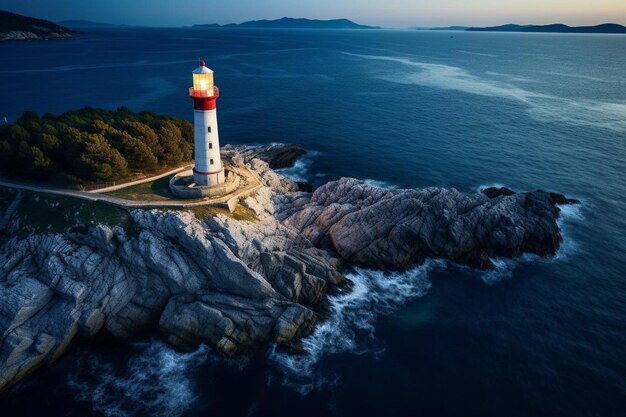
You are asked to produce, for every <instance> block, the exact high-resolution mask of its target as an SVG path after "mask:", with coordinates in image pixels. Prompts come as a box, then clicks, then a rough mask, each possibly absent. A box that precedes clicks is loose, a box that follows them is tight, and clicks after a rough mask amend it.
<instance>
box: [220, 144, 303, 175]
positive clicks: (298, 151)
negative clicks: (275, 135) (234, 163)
mask: <svg viewBox="0 0 626 417" xmlns="http://www.w3.org/2000/svg"><path fill="white" fill-rule="evenodd" d="M224 152H226V153H230V152H232V153H234V154H238V155H240V156H241V157H242V158H244V159H246V160H249V161H251V160H253V159H260V160H262V161H265V162H267V163H268V164H269V167H270V168H271V169H280V168H288V167H291V166H293V164H294V163H295V162H296V160H297V159H298V158H300V157H301V156H302V155H304V154H305V153H306V151H305V150H304V149H302V148H300V147H298V146H295V145H289V144H283V143H274V144H270V145H265V146H257V147H250V146H245V145H244V146H237V147H233V146H230V145H226V146H225V147H224Z"/></svg>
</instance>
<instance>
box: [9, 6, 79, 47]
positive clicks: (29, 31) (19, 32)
mask: <svg viewBox="0 0 626 417" xmlns="http://www.w3.org/2000/svg"><path fill="white" fill-rule="evenodd" d="M71 37H72V31H71V30H69V29H68V28H65V27H63V26H60V25H57V24H56V23H52V22H50V21H47V20H43V19H35V18H32V17H27V16H22V15H19V14H15V13H10V12H5V11H2V10H0V41H11V40H37V39H57V38H71Z"/></svg>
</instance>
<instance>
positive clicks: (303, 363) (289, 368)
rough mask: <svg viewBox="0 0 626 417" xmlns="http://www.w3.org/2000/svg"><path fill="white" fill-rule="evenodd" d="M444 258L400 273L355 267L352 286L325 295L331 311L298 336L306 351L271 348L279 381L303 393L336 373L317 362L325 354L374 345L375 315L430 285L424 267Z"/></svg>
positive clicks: (421, 293)
mask: <svg viewBox="0 0 626 417" xmlns="http://www.w3.org/2000/svg"><path fill="white" fill-rule="evenodd" d="M443 264H444V263H443V262H438V261H429V262H427V263H426V264H424V265H423V266H421V267H419V268H415V269H412V270H410V271H406V272H403V273H385V272H381V271H372V270H368V269H361V268H357V269H355V271H354V272H353V273H350V274H348V275H347V276H346V277H347V278H348V279H349V280H350V281H351V282H352V288H349V289H344V290H342V292H341V293H339V294H337V295H332V296H330V297H329V302H330V315H329V317H328V318H327V319H326V320H325V321H323V322H321V323H319V324H318V325H317V326H316V328H315V330H314V331H313V333H312V334H311V335H309V336H308V337H306V338H305V339H303V340H302V346H303V348H304V349H305V350H306V354H304V355H292V354H288V353H284V352H280V351H277V350H276V349H275V348H274V349H273V350H272V351H271V352H270V360H272V361H275V362H276V363H278V364H279V366H280V368H281V371H282V375H281V379H282V383H283V384H285V385H287V386H290V387H292V388H294V389H295V390H296V391H298V392H299V393H300V394H302V395H305V394H307V393H309V392H311V391H312V390H313V389H316V388H320V387H321V386H323V385H326V384H332V383H333V382H334V381H335V380H336V379H337V377H336V376H332V375H330V376H329V375H323V374H322V372H321V370H320V367H318V366H316V365H317V364H318V362H319V361H320V360H321V359H322V358H323V357H325V356H329V355H337V354H341V353H353V354H363V353H366V352H370V351H372V349H371V348H370V345H371V342H372V341H373V340H374V333H375V328H374V323H375V321H376V318H377V316H379V315H381V314H389V313H391V312H392V311H394V310H395V309H396V308H398V307H399V306H400V305H402V304H403V303H405V302H406V301H408V300H409V299H412V298H416V297H422V296H424V295H425V294H426V293H427V292H428V289H429V288H430V286H431V284H430V281H429V279H428V271H429V270H431V269H432V268H434V267H437V266H440V265H443Z"/></svg>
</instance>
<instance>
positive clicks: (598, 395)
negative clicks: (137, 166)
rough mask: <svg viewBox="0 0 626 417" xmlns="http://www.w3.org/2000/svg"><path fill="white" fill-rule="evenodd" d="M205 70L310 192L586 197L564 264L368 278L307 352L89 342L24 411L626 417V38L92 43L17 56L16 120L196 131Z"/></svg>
mask: <svg viewBox="0 0 626 417" xmlns="http://www.w3.org/2000/svg"><path fill="white" fill-rule="evenodd" d="M199 59H204V60H206V62H207V65H208V66H209V67H210V68H212V69H213V70H214V71H215V80H216V83H217V85H218V86H219V87H220V98H219V102H218V117H219V125H220V140H221V143H222V144H227V143H230V144H249V145H257V144H264V143H271V142H287V143H295V144H297V145H300V146H302V147H303V148H305V149H306V150H307V151H308V153H307V155H306V156H305V157H304V158H303V159H302V160H300V161H298V162H297V163H296V165H295V166H294V167H293V168H289V169H286V170H284V171H283V173H284V174H286V175H289V176H291V177H293V178H296V179H298V180H304V181H308V182H310V183H312V184H316V185H319V184H322V183H325V182H327V181H332V180H335V179H338V178H340V177H344V176H349V177H356V178H359V179H362V180H364V181H366V182H368V183H371V184H375V185H378V186H380V187H397V188H419V187H426V186H441V187H454V188H456V189H457V190H460V191H464V192H467V193H474V192H478V190H479V189H480V188H482V187H486V186H494V185H498V186H506V187H509V188H511V189H513V190H516V191H527V190H536V189H544V190H549V191H556V192H560V193H564V194H565V195H567V196H568V197H570V198H576V199H579V200H580V201H581V202H582V204H580V205H577V206H566V207H562V216H561V219H560V220H559V225H560V227H561V230H562V232H563V236H564V242H563V246H562V248H561V249H560V251H559V252H558V254H557V255H556V256H554V257H553V258H549V259H542V258H537V257H533V256H525V257H522V258H520V259H516V260H505V259H497V260H495V261H496V264H497V268H496V269H495V270H493V271H488V272H485V271H479V270H475V269H471V268H466V267H461V266H458V265H454V264H451V263H448V262H444V261H439V260H431V261H428V262H427V263H426V264H425V265H423V266H421V267H419V268H416V269H412V270H409V271H406V272H402V273H398V272H395V273H385V272H382V271H374V270H365V269H358V268H355V269H354V270H353V271H350V272H349V274H348V278H349V279H350V280H351V281H352V282H353V285H352V286H351V289H349V290H343V291H338V292H335V293H334V294H332V295H331V296H330V297H329V303H330V314H329V316H328V317H327V318H326V319H325V321H323V322H321V323H320V324H319V325H318V327H317V328H316V329H315V331H314V332H313V333H312V334H311V335H309V336H308V337H306V338H305V339H304V340H303V347H304V349H305V351H306V354H304V355H296V354H293V353H289V352H285V351H284V350H281V349H280V348H278V347H277V346H273V345H270V346H263V347H260V348H259V349H256V350H255V351H254V352H251V353H250V354H249V355H247V356H245V357H243V358H235V359H224V358H222V357H220V356H218V355H216V354H215V353H214V352H212V350H211V349H210V348H209V347H206V346H202V347H200V348H199V349H198V350H197V351H195V352H189V353H181V352H176V351H174V350H172V349H170V348H169V347H168V346H166V345H165V344H164V343H163V342H162V341H160V340H159V338H158V337H156V336H155V337H154V338H151V339H148V340H145V341H137V342H128V343H120V342H116V341H112V340H110V339H107V338H103V339H104V340H95V341H92V342H86V341H82V342H80V343H78V344H75V345H74V346H73V347H72V348H71V349H70V350H69V352H67V354H66V355H65V356H63V357H62V358H61V359H60V360H59V361H58V362H56V363H55V364H53V365H52V366H47V367H44V368H42V369H40V370H38V371H37V372H35V373H34V374H33V375H31V376H30V377H29V378H27V379H25V380H24V381H23V382H21V383H19V384H17V385H16V386H14V387H12V388H11V389H9V390H8V391H5V392H3V393H2V394H0V410H1V411H0V413H1V415H2V416H7V417H8V416H11V417H19V416H34V415H44V414H45V415H46V416H48V417H55V416H81V417H82V416H87V417H90V416H107V417H127V416H128V417H130V416H151V417H179V416H276V417H281V416H299V417H305V416H312V417H320V416H345V417H352V416H355V417H356V416H418V415H423V416H464V417H467V416H524V417H526V416H568V417H575V416H623V415H626V178H625V176H626V36H623V35H573V34H515V33H463V32H447V31H441V32H439V31H438V32H434V31H432V32H429V31H415V30H341V31H334V30H253V29H249V30H248V29H199V28H198V29H194V28H168V29H151V28H117V29H106V30H104V29H98V30H95V29H94V30H84V31H83V32H82V33H78V34H77V36H76V37H75V38H73V39H71V40H64V41H41V42H13V43H2V44H0V61H1V62H2V65H1V66H0V122H3V121H4V118H5V117H6V120H7V121H8V122H11V121H13V120H15V118H17V117H18V116H19V115H20V114H21V113H22V112H23V111H24V110H34V111H36V112H38V113H40V114H43V113H45V112H52V113H60V112H63V111H66V110H71V109H78V108H81V107H83V106H94V107H104V108H107V109H115V108H117V107H119V106H127V107H129V108H130V109H132V110H136V111H141V110H149V111H153V112H158V113H162V114H168V115H172V116H176V117H180V118H185V119H188V120H191V119H192V117H193V113H192V102H191V100H190V99H189V97H188V93H187V88H188V87H189V86H190V84H191V71H192V70H193V69H194V68H196V67H197V63H198V60H199Z"/></svg>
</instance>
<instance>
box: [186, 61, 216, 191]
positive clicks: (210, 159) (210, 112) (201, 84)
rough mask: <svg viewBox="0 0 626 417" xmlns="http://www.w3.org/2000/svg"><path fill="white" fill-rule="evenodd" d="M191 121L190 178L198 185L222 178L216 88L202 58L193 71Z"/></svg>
mask: <svg viewBox="0 0 626 417" xmlns="http://www.w3.org/2000/svg"><path fill="white" fill-rule="evenodd" d="M189 95H190V96H191V98H192V99H193V124H194V145H195V163H196V164H195V166H194V168H193V180H194V182H195V183H196V185H199V186H213V185H218V184H222V183H223V182H224V167H223V166H222V160H221V159H220V140H219V135H218V132H217V111H216V105H217V103H216V101H217V98H218V97H219V95H220V92H219V89H218V88H217V87H216V86H215V85H213V71H211V70H210V69H208V68H207V67H206V66H205V64H204V61H201V62H200V66H199V67H198V68H196V69H195V70H194V71H193V87H190V88H189Z"/></svg>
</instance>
